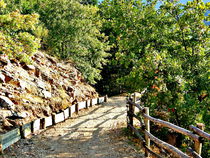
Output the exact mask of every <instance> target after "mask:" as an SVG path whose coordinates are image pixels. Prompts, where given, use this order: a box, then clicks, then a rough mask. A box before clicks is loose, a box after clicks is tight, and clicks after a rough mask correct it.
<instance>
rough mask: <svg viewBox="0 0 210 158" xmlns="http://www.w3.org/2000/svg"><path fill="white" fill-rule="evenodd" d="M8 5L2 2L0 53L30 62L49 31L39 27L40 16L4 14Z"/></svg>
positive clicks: (14, 12)
mask: <svg viewBox="0 0 210 158" xmlns="http://www.w3.org/2000/svg"><path fill="white" fill-rule="evenodd" d="M5 8H6V3H4V1H2V0H1V1H0V43H1V45H0V53H1V54H7V55H8V56H10V57H15V58H18V59H19V60H21V61H23V62H28V63H29V62H30V59H29V57H30V56H31V55H32V54H33V53H34V52H36V51H37V50H38V48H39V47H40V40H41V38H42V36H43V35H46V33H47V31H46V30H45V29H43V27H42V26H40V25H39V15H38V14H35V13H34V14H28V15H23V14H21V13H20V11H19V10H16V11H13V12H9V13H6V14H5V13H3V12H4V9H5Z"/></svg>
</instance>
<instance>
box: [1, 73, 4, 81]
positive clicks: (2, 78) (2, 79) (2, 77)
mask: <svg viewBox="0 0 210 158" xmlns="http://www.w3.org/2000/svg"><path fill="white" fill-rule="evenodd" d="M0 82H5V76H4V75H3V74H2V73H0Z"/></svg>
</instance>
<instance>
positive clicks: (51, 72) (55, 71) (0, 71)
mask: <svg viewBox="0 0 210 158" xmlns="http://www.w3.org/2000/svg"><path fill="white" fill-rule="evenodd" d="M97 96H98V94H97V92H96V91H95V89H94V88H93V87H91V86H90V85H88V84H87V83H85V82H84V79H83V77H82V75H81V73H80V72H79V71H78V70H77V69H76V68H75V67H74V66H73V65H72V64H71V63H69V62H60V61H59V60H57V59H56V58H53V57H51V56H49V55H47V54H45V53H42V52H37V53H36V54H34V56H33V57H32V64H30V65H27V64H26V63H19V62H18V61H17V60H16V59H9V58H8V57H7V56H6V55H0V114H1V111H3V110H10V111H12V114H19V115H21V117H23V119H22V120H21V121H16V123H17V125H18V123H19V122H22V123H23V122H28V121H31V120H33V119H35V118H39V117H44V116H48V115H50V114H51V113H54V112H58V111H60V110H63V109H65V108H66V107H68V106H70V105H72V104H73V103H76V102H78V101H83V100H85V99H89V98H93V97H97ZM26 113H27V115H26ZM8 115H9V113H8ZM1 117H5V115H4V116H1ZM9 117H12V116H8V118H9ZM8 118H7V119H8ZM3 119H5V118H3ZM13 122H14V121H13Z"/></svg>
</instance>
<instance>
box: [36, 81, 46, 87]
mask: <svg viewBox="0 0 210 158" xmlns="http://www.w3.org/2000/svg"><path fill="white" fill-rule="evenodd" d="M37 86H38V87H39V88H41V89H45V88H46V84H45V83H44V82H43V81H41V80H38V82H37Z"/></svg>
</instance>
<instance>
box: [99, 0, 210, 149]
mask: <svg viewBox="0 0 210 158" xmlns="http://www.w3.org/2000/svg"><path fill="white" fill-rule="evenodd" d="M155 6H156V1H148V2H145V3H142V2H141V1H138V0H132V1H126V0H105V1H104V2H103V3H102V4H101V6H100V7H101V12H102V13H101V14H102V17H103V18H104V19H106V21H105V22H104V24H103V31H104V32H105V33H106V34H107V35H109V41H110V44H113V45H114V49H112V58H111V59H112V60H111V62H110V63H109V66H110V70H111V69H115V68H118V69H122V70H123V71H119V72H118V73H114V75H116V76H117V78H118V83H119V84H120V85H121V86H122V87H124V88H125V89H126V91H128V92H133V91H142V90H143V89H144V88H147V93H146V94H145V96H144V102H145V106H149V107H150V109H151V110H152V114H153V115H156V116H157V115H159V114H160V112H161V113H162V112H165V113H168V114H170V115H169V117H167V118H165V119H166V120H167V121H170V122H172V123H175V124H177V125H179V126H182V127H185V128H188V125H189V124H194V123H195V122H204V123H205V124H206V127H207V128H206V130H207V131H210V123H209V107H208V106H209V100H208V96H209V92H210V90H209V87H210V85H209V63H208V61H209V48H210V47H209V44H210V43H209V42H210V41H209V26H207V25H205V23H204V20H206V21H208V19H209V16H204V14H205V13H206V11H207V10H209V9H210V8H209V7H210V5H209V3H206V4H204V3H203V2H202V1H200V0H199V1H196V0H195V1H192V2H188V3H187V4H186V5H184V4H180V3H178V2H168V1H164V2H163V3H162V6H161V7H160V8H159V9H156V8H155ZM104 72H106V70H104ZM110 72H111V71H110ZM110 76H111V74H110ZM111 79H112V78H111ZM114 80H115V81H116V79H114ZM101 83H102V81H101ZM99 86H100V85H99ZM204 153H205V152H204Z"/></svg>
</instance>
